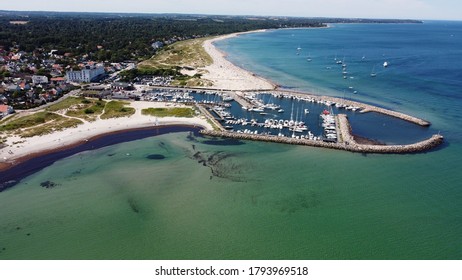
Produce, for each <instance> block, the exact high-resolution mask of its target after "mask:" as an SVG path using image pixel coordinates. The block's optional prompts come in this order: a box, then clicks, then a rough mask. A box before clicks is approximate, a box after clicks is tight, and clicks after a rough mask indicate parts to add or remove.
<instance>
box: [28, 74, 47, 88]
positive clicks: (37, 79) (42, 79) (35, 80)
mask: <svg viewBox="0 0 462 280" xmlns="http://www.w3.org/2000/svg"><path fill="white" fill-rule="evenodd" d="M32 84H34V86H35V85H40V84H48V77H47V76H38V75H33V76H32Z"/></svg>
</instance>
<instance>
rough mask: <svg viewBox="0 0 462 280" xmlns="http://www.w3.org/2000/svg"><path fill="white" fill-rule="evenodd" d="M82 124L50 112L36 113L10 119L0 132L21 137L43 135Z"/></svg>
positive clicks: (76, 120)
mask: <svg viewBox="0 0 462 280" xmlns="http://www.w3.org/2000/svg"><path fill="white" fill-rule="evenodd" d="M82 123H83V122H82V121H80V120H78V119H71V118H66V117H63V116H60V115H58V114H55V113H51V112H45V111H43V112H38V113H35V114H31V115H28V116H23V117H19V118H15V119H11V120H10V121H8V122H7V123H5V124H3V125H0V132H3V133H11V134H17V135H20V136H22V137H33V136H36V135H44V134H48V133H51V132H53V131H60V130H63V129H65V128H68V127H75V126H77V125H79V124H82Z"/></svg>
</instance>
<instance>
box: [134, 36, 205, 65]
mask: <svg viewBox="0 0 462 280" xmlns="http://www.w3.org/2000/svg"><path fill="white" fill-rule="evenodd" d="M208 39H210V38H200V39H192V40H186V41H181V42H176V43H174V44H172V45H170V46H167V47H165V48H163V49H162V50H161V51H159V52H158V53H157V54H156V55H155V56H153V57H152V58H150V59H148V60H145V61H143V62H141V63H140V64H138V67H139V68H140V69H143V68H173V67H177V66H179V67H185V66H186V67H191V68H198V67H205V66H207V65H210V64H212V62H213V61H212V58H211V57H210V55H209V54H208V53H207V52H206V51H205V50H204V48H203V47H202V44H203V43H204V41H205V40H208Z"/></svg>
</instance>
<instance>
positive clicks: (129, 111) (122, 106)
mask: <svg viewBox="0 0 462 280" xmlns="http://www.w3.org/2000/svg"><path fill="white" fill-rule="evenodd" d="M128 104H129V103H128V102H123V101H110V102H108V103H107V104H106V107H105V108H104V113H103V114H102V115H101V116H100V118H101V119H112V118H121V117H128V116H131V115H133V114H134V113H135V111H136V110H135V109H134V108H131V107H126V105H128Z"/></svg>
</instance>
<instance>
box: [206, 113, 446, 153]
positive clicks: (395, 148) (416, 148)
mask: <svg viewBox="0 0 462 280" xmlns="http://www.w3.org/2000/svg"><path fill="white" fill-rule="evenodd" d="M337 120H338V124H337V126H338V131H337V133H338V134H339V141H338V142H324V141H320V140H310V139H297V138H291V137H284V136H276V135H262V134H247V133H237V132H230V131H212V130H201V131H200V133H201V134H203V135H207V136H212V137H227V138H235V139H241V140H252V141H264V142H274V143H284V144H291V145H304V146H312V147H320V148H327V149H335V150H344V151H349V152H356V153H377V154H408V153H419V152H424V151H427V150H431V149H433V148H435V147H437V146H438V145H440V144H442V143H443V141H444V138H443V136H441V135H438V134H436V135H433V136H432V137H430V138H428V139H426V140H424V141H420V142H417V143H413V144H408V145H370V144H368V145H365V144H359V143H357V142H356V141H355V140H354V137H353V136H352V134H351V127H350V125H349V122H348V119H347V117H346V115H339V116H338V118H337Z"/></svg>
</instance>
